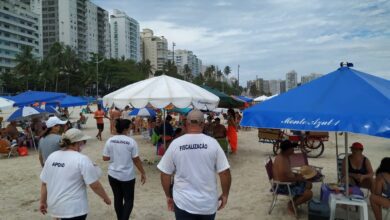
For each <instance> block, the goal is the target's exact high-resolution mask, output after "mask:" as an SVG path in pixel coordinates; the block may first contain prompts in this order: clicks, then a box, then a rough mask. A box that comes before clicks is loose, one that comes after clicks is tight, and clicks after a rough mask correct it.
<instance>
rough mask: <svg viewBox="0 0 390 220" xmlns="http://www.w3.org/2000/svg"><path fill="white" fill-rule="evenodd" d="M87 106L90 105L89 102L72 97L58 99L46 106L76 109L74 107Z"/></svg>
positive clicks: (47, 103)
mask: <svg viewBox="0 0 390 220" xmlns="http://www.w3.org/2000/svg"><path fill="white" fill-rule="evenodd" d="M87 104H88V101H87V100H85V99H83V98H82V97H78V96H70V95H66V96H65V97H63V98H60V99H57V100H53V101H49V102H46V105H50V106H57V105H58V106H61V107H63V108H66V107H74V106H83V105H87Z"/></svg>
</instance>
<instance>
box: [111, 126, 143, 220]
mask: <svg viewBox="0 0 390 220" xmlns="http://www.w3.org/2000/svg"><path fill="white" fill-rule="evenodd" d="M130 123H131V122H130V120H127V119H117V120H116V123H115V127H116V135H114V136H113V137H111V138H110V139H108V140H107V142H106V145H105V146H104V149H103V160H104V161H110V165H109V167H108V181H109V182H110V186H111V188H112V192H113V194H114V207H115V212H116V216H117V219H118V220H128V219H129V217H130V214H131V211H132V210H133V203H134V187H135V170H134V166H136V167H137V169H138V170H139V172H140V173H141V183H142V185H143V184H144V183H145V181H146V176H145V171H144V168H143V167H142V162H141V159H140V158H139V155H138V145H137V142H135V140H134V139H133V138H131V137H129V136H127V135H128V133H129V132H130Z"/></svg>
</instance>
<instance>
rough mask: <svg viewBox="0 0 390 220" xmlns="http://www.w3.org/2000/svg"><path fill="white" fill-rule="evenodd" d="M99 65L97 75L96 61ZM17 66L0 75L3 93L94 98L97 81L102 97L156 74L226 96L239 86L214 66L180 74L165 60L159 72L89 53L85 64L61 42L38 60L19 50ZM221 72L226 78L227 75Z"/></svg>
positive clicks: (144, 65) (186, 68)
mask: <svg viewBox="0 0 390 220" xmlns="http://www.w3.org/2000/svg"><path fill="white" fill-rule="evenodd" d="M97 61H100V62H99V64H98V74H96V71H97V64H96V62H97ZM16 62H17V65H16V66H15V67H14V68H13V69H12V70H11V71H10V72H6V73H3V74H1V75H0V82H1V84H2V86H3V89H4V91H5V92H8V93H18V92H20V91H25V90H28V89H30V90H39V91H57V92H66V93H68V94H71V95H96V82H97V81H98V83H99V86H98V88H99V94H100V95H104V94H107V93H109V92H111V91H114V90H116V89H119V88H121V87H124V86H126V85H128V84H131V83H134V82H138V81H140V80H144V79H146V78H149V77H151V76H153V74H154V75H155V76H157V75H162V74H165V75H168V76H172V77H175V78H179V79H185V80H186V81H190V82H193V83H195V84H198V85H207V86H210V87H212V88H216V89H218V90H220V91H222V90H223V91H224V92H225V93H227V94H240V92H241V91H242V88H241V87H238V86H237V85H229V84H228V83H226V82H222V80H221V77H222V75H223V74H222V72H221V71H220V70H217V68H216V67H215V66H214V65H211V66H209V67H207V69H206V71H205V73H204V74H198V75H196V76H194V75H192V70H191V69H190V67H189V66H188V65H187V66H184V68H183V73H184V74H183V75H180V74H179V73H178V69H177V66H176V65H175V64H174V63H173V62H171V61H168V62H166V63H165V64H164V66H163V68H162V70H160V71H157V70H155V69H153V67H152V65H151V62H150V61H149V60H146V61H141V62H135V61H133V60H126V59H125V58H124V57H123V58H121V59H103V57H102V56H99V55H98V54H90V59H89V60H88V61H84V60H81V59H80V58H79V57H78V56H77V52H76V51H75V50H74V49H73V48H71V47H69V46H64V45H63V44H61V43H55V44H53V45H52V47H51V48H50V50H49V52H48V54H47V55H46V56H45V57H43V59H41V60H39V59H37V58H36V57H34V55H33V52H32V48H31V47H25V48H22V50H21V52H20V53H19V54H18V55H17V56H16ZM225 70H226V67H225V69H224V73H225V75H228V74H226V73H227V72H226V71H225Z"/></svg>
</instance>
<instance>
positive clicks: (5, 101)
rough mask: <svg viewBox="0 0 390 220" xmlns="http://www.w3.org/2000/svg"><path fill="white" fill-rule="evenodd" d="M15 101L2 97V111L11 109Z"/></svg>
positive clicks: (0, 107)
mask: <svg viewBox="0 0 390 220" xmlns="http://www.w3.org/2000/svg"><path fill="white" fill-rule="evenodd" d="M14 103H15V102H14V101H12V100H9V99H5V98H2V97H0V109H6V108H11V107H12V106H13V105H14Z"/></svg>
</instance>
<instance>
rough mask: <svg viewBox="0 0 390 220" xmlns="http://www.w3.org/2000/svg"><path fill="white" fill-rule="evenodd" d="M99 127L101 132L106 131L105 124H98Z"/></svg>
mask: <svg viewBox="0 0 390 220" xmlns="http://www.w3.org/2000/svg"><path fill="white" fill-rule="evenodd" d="M96 125H97V129H99V130H102V131H103V130H104V124H96Z"/></svg>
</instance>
